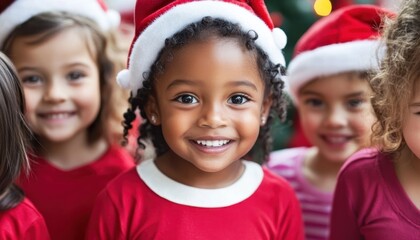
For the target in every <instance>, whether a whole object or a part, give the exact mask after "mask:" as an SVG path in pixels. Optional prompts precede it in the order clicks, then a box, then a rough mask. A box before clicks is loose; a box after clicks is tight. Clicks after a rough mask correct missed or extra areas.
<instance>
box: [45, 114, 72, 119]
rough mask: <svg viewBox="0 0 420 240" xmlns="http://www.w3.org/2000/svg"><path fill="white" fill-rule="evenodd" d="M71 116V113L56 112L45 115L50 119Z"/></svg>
mask: <svg viewBox="0 0 420 240" xmlns="http://www.w3.org/2000/svg"><path fill="white" fill-rule="evenodd" d="M69 116H70V114H69V113H54V114H47V115H45V117H46V118H48V119H64V118H68V117H69Z"/></svg>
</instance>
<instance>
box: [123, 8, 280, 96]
mask: <svg viewBox="0 0 420 240" xmlns="http://www.w3.org/2000/svg"><path fill="white" fill-rule="evenodd" d="M205 16H211V17H214V18H222V19H225V20H227V21H230V22H233V23H238V24H239V25H240V26H241V28H242V30H243V31H245V32H247V31H250V30H254V31H256V32H257V34H258V39H257V40H256V44H257V45H258V46H259V47H260V48H261V49H262V50H263V51H265V53H266V54H268V56H269V58H270V60H271V61H272V62H273V63H275V64H281V65H283V66H285V60H284V57H283V54H282V51H281V50H282V49H281V48H280V47H281V46H284V45H285V42H286V35H282V34H281V33H277V34H276V35H275V36H280V37H281V38H282V39H277V40H276V41H279V42H280V43H279V45H277V44H276V42H275V40H274V38H273V34H272V31H271V30H270V28H269V27H268V26H267V25H266V24H265V23H264V22H263V21H262V20H261V19H260V18H259V17H257V16H256V15H255V14H254V13H252V12H250V11H248V10H247V9H245V8H244V7H241V6H238V5H236V4H232V3H227V2H222V1H193V2H188V3H183V4H180V5H177V6H174V7H173V8H172V9H170V10H168V11H167V12H165V13H164V14H163V15H161V16H160V17H158V18H157V19H155V21H153V22H152V23H151V24H150V25H149V26H148V27H147V28H146V29H145V30H144V31H143V32H142V33H141V35H140V36H139V37H138V38H137V40H136V42H135V43H134V45H133V47H132V51H131V55H130V59H129V71H130V74H124V75H123V76H120V77H130V79H121V78H120V77H118V82H120V83H121V82H124V83H127V82H129V89H131V90H132V91H133V93H135V91H136V90H137V89H139V88H141V87H142V82H143V73H144V72H148V71H150V67H151V66H152V64H153V62H154V61H155V60H156V58H157V55H158V53H159V51H160V50H161V49H162V48H163V47H164V46H165V39H166V38H169V37H171V36H173V35H174V34H175V33H177V32H178V31H180V30H182V29H183V28H185V27H186V26H187V25H189V24H191V23H193V22H197V21H200V20H201V19H202V18H203V17H205ZM280 31H281V30H280ZM279 46H280V47H279Z"/></svg>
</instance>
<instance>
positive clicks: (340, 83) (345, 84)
mask: <svg viewBox="0 0 420 240" xmlns="http://www.w3.org/2000/svg"><path fill="white" fill-rule="evenodd" d="M355 92H364V93H370V92H372V89H371V87H370V85H369V82H368V80H367V79H365V78H364V77H363V76H362V74H361V73H358V72H347V73H340V74H335V75H330V76H324V77H319V78H317V79H314V80H312V81H310V82H308V83H307V84H305V85H304V86H303V87H301V88H300V90H299V95H300V96H301V95H305V94H309V93H316V94H319V95H325V96H341V95H347V94H352V93H355Z"/></svg>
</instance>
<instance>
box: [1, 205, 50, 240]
mask: <svg viewBox="0 0 420 240" xmlns="http://www.w3.org/2000/svg"><path fill="white" fill-rule="evenodd" d="M0 239H1V240H17V239H19V240H23V239H28V240H37V239H40V240H48V239H50V236H49V234H48V230H47V226H46V225H45V221H44V219H43V218H42V216H41V214H40V213H39V212H38V211H37V210H36V208H35V207H34V206H33V205H32V203H31V202H30V201H29V200H28V199H26V198H25V199H24V200H23V201H22V202H21V203H19V205H17V206H16V207H14V208H12V209H9V210H7V211H5V212H0Z"/></svg>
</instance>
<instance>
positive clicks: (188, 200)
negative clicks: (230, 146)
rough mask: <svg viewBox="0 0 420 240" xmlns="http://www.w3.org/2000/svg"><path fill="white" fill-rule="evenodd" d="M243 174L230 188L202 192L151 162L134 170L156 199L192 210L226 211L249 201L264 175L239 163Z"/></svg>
mask: <svg viewBox="0 0 420 240" xmlns="http://www.w3.org/2000/svg"><path fill="white" fill-rule="evenodd" d="M242 162H243V164H244V166H245V170H244V173H243V174H242V176H241V177H240V178H239V179H238V180H237V181H236V182H235V183H233V184H232V185H230V186H227V187H224V188H218V189H203V188H196V187H191V186H187V185H185V184H182V183H179V182H176V181H174V180H172V179H171V178H169V177H167V176H166V175H164V174H163V173H162V172H161V171H160V170H159V169H158V168H157V167H156V165H155V162H154V160H153V159H150V160H147V161H144V162H142V163H141V164H140V165H139V166H137V173H138V174H139V176H140V178H141V179H143V181H144V183H145V184H146V185H147V186H148V187H149V188H150V189H151V190H152V191H153V192H154V193H156V194H157V195H159V196H160V197H162V198H165V199H166V200H169V201H171V202H174V203H178V204H182V205H187V206H193V207H205V208H216V207H227V206H230V205H234V204H236V203H239V202H241V201H243V200H245V199H247V198H248V197H250V196H251V195H252V194H253V193H254V192H255V191H256V190H257V189H258V187H259V186H260V184H261V182H262V180H263V177H264V173H263V170H262V168H261V166H260V165H258V164H257V163H254V162H250V161H242Z"/></svg>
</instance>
